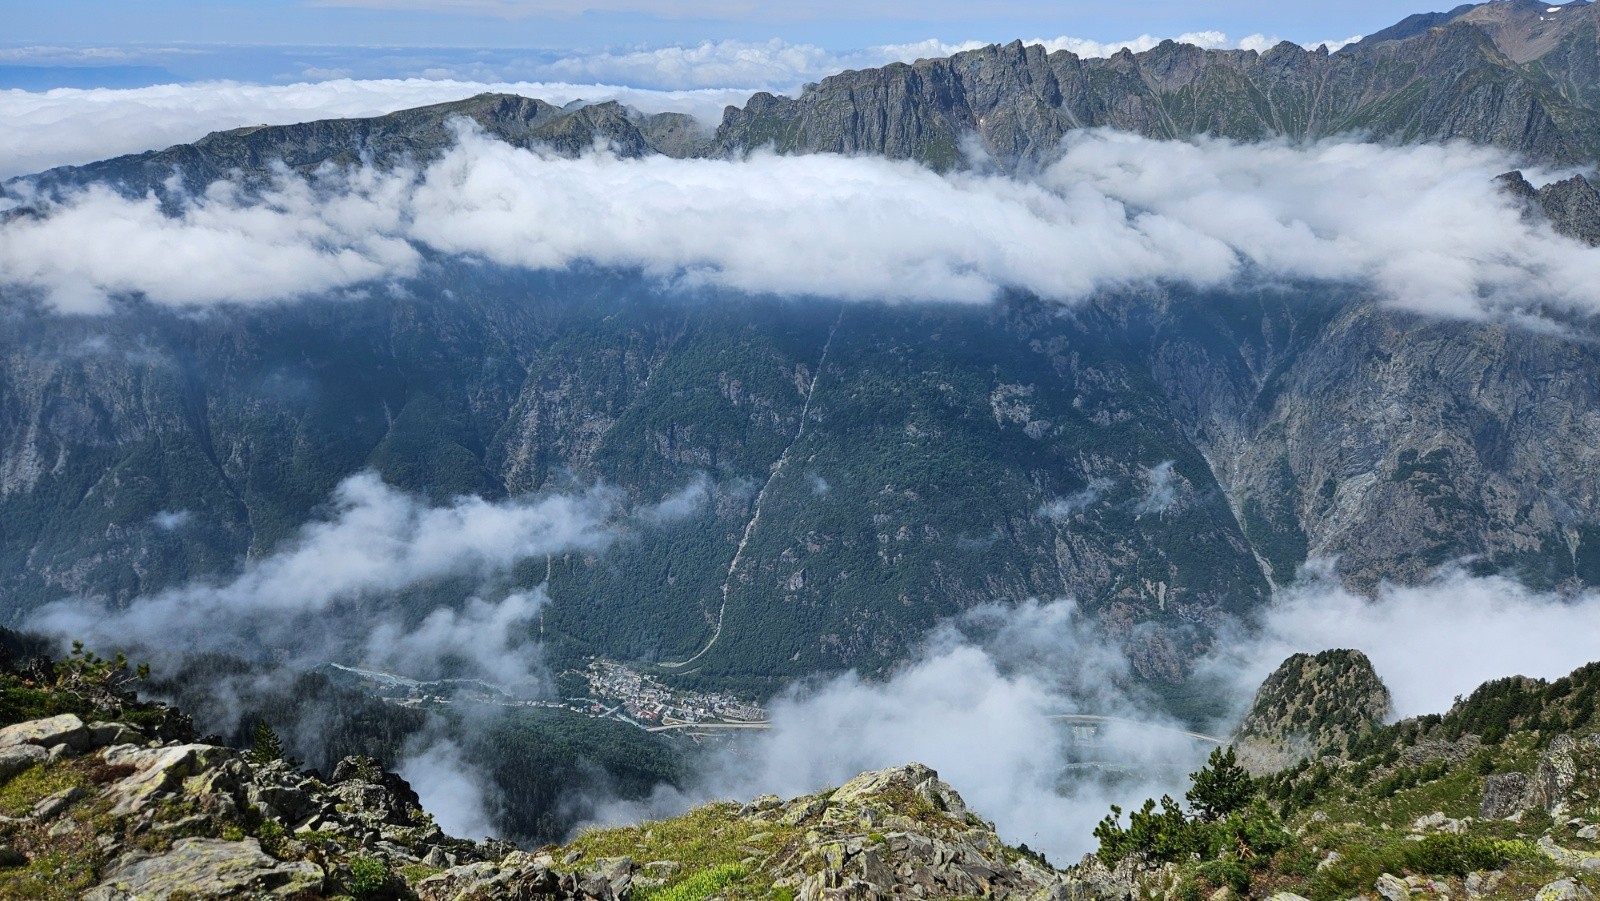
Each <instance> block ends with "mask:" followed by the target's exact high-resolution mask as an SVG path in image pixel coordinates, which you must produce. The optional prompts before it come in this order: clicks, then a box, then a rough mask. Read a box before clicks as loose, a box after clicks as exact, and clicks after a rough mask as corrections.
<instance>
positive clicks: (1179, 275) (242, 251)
mask: <svg viewBox="0 0 1600 901" xmlns="http://www.w3.org/2000/svg"><path fill="white" fill-rule="evenodd" d="M458 131H459V140H458V143H457V144H456V146H455V147H454V148H453V149H451V150H449V151H448V152H447V153H445V154H444V156H443V157H442V158H440V159H439V160H438V161H436V162H435V163H433V164H432V165H430V166H429V167H428V168H426V169H425V170H423V171H410V170H399V171H378V170H373V169H355V170H349V171H328V172H325V173H324V174H322V175H320V176H317V177H314V178H312V179H310V180H306V179H302V178H300V177H297V176H293V175H290V174H287V173H283V174H281V175H280V177H279V178H278V180H277V182H276V184H275V186H274V187H272V188H271V189H269V190H267V191H265V192H264V193H263V194H262V195H261V196H255V195H253V194H249V193H247V192H245V191H243V190H241V189H239V188H237V187H236V186H233V185H230V184H229V183H226V182H219V183H216V184H213V185H211V186H210V187H209V188H207V189H206V190H205V192H204V193H202V194H199V195H194V196H189V197H188V198H187V199H186V200H185V201H184V202H183V203H182V204H181V209H179V210H178V211H177V212H176V214H171V213H169V211H167V210H164V209H163V208H162V207H161V205H160V204H159V203H158V202H157V201H156V200H155V199H154V198H151V197H146V198H138V197H132V198H130V197H124V196H121V195H119V194H117V193H115V192H113V191H112V190H110V189H108V188H104V187H99V186H96V187H91V188H89V189H87V190H84V191H82V192H80V193H77V194H74V195H71V196H69V197H67V198H66V199H64V200H62V201H61V202H48V203H43V204H42V205H41V208H40V209H39V211H38V213H37V214H36V215H22V216H12V217H11V218H10V219H9V221H7V222H5V224H4V225H0V271H3V272H4V277H5V280H6V281H7V282H9V283H10V284H11V285H13V286H16V287H21V288H25V289H31V290H36V291H38V292H40V293H41V294H42V296H43V297H44V298H45V301H46V303H47V304H48V305H49V306H50V307H52V308H54V309H56V310H58V311H60V312H67V313H93V312H104V311H106V310H108V309H110V308H111V304H110V298H112V297H116V296H121V295H138V296H142V297H144V298H147V299H148V300H150V301H152V302H155V303H159V304H165V305H171V306H176V307H203V306H209V305H211V304H215V303H259V302H266V301H281V300H285V299H291V298H296V297H301V296H306V295H315V294H322V293H327V292H332V291H338V290H341V289H350V288H355V287H358V286H363V285H369V284H382V283H384V282H388V281H394V280H404V279H406V278H409V277H411V276H413V275H415V274H416V273H417V272H418V271H419V269H420V267H421V265H422V260H423V254H424V252H425V251H427V252H437V253H444V254H456V255H462V256H466V257H475V258H481V259H486V260H489V261H492V262H494V263H498V264H502V265H507V266H517V267H528V268H533V269H549V268H556V269H559V268H563V267H566V266H569V265H572V264H574V263H589V264H594V265H599V266H606V267H618V268H625V269H638V270H642V271H644V272H645V273H647V274H649V275H651V276H653V277H656V278H657V279H659V280H661V281H662V282H664V283H668V284H671V285H674V286H677V287H681V288H686V289H693V288H696V287H698V286H712V287H716V288H719V289H726V290H732V291H738V292H747V293H752V294H769V295H783V296H817V297H830V298H840V299H846V300H857V301H878V300H883V301H892V302H913V301H932V302H941V303H983V302H986V301H988V300H990V299H992V298H994V297H995V296H996V295H997V294H998V293H1000V292H1002V291H1006V290H1012V289H1015V290H1022V291H1028V292H1033V293H1035V294H1037V295H1039V296H1042V297H1045V298H1048V299H1053V300H1058V301H1062V302H1072V301H1075V300H1079V299H1082V298H1084V297H1086V296H1088V295H1090V294H1092V293H1094V292H1096V291H1101V290H1106V289H1115V288H1122V287H1129V286H1147V285H1150V284H1153V283H1159V282H1169V283H1176V284H1181V285H1187V286H1191V287H1194V288H1201V289H1208V288H1220V287H1223V286H1225V285H1227V284H1229V283H1231V282H1234V281H1236V280H1239V279H1252V280H1256V281H1262V280H1266V281H1276V280H1317V281H1334V282H1350V283H1355V284H1358V285H1360V286H1362V287H1363V289H1364V290H1367V289H1369V290H1371V291H1373V292H1375V293H1376V294H1377V295H1378V296H1380V297H1382V298H1383V299H1385V300H1387V301H1388V302H1390V303H1393V304H1397V305H1400V306H1403V307H1407V308H1410V309H1415V310H1421V311H1427V312H1432V313H1437V314H1442V315H1447V316H1454V317H1467V318H1473V317H1481V316H1483V315H1485V314H1486V313H1488V312H1490V311H1493V310H1495V309H1499V308H1504V307H1508V306H1521V305H1525V304H1530V303H1549V304H1554V305H1557V306H1560V307H1566V308H1570V309H1574V310H1579V311H1590V310H1594V309H1595V308H1596V307H1597V306H1600V297H1597V296H1596V294H1595V292H1594V290H1593V285H1594V284H1596V283H1600V254H1597V253H1596V252H1594V251H1592V250H1590V249H1588V248H1586V247H1584V246H1582V245H1580V244H1578V243H1577V242H1575V241H1571V240H1568V239H1565V238H1560V237H1557V236H1556V235H1555V234H1554V233H1553V232H1551V231H1550V229H1549V228H1548V227H1547V226H1546V225H1544V224H1543V223H1540V222H1536V221H1529V220H1527V219H1525V218H1524V216H1523V214H1522V211H1521V209H1520V207H1519V206H1518V205H1517V204H1516V203H1515V201H1514V200H1512V199H1511V198H1509V197H1506V196H1504V195H1502V194H1501V193H1500V192H1499V190H1498V188H1497V186H1496V185H1495V184H1494V181H1493V179H1494V177H1495V176H1496V175H1498V174H1499V173H1501V172H1503V171H1505V170H1507V169H1509V168H1511V167H1512V166H1514V165H1515V160H1512V159H1510V158H1508V157H1507V156H1506V155H1505V154H1503V153H1501V152H1498V151H1494V150H1489V149H1484V148H1478V147H1471V146H1467V145H1449V146H1434V145H1418V146H1412V147H1404V148H1394V147H1382V146H1378V145H1372V144H1364V143H1345V142H1322V143H1317V144H1311V145H1305V146H1292V145H1289V144H1286V143H1263V144H1248V145H1246V144H1236V143H1231V142H1227V141H1220V140H1199V141H1194V142H1176V141H1166V142H1161V141H1152V140H1147V139H1143V138H1138V137H1134V136H1130V135H1126V134H1121V133H1113V132H1105V131H1093V132H1086V133H1082V134H1077V135H1074V136H1073V137H1072V138H1070V139H1069V140H1068V141H1066V142H1065V143H1064V146H1063V148H1062V151H1061V156H1060V158H1059V159H1058V160H1057V161H1056V162H1055V163H1054V164H1052V165H1050V166H1049V167H1047V168H1046V169H1045V170H1043V171H1042V172H1040V173H1038V174H1036V175H1034V176H1032V177H1023V178H1013V177H1008V176H1001V175H993V174H985V173H982V172H978V171H961V172H954V173H949V174H938V173H935V172H933V171H931V170H929V169H926V168H924V167H921V166H918V165H915V164H912V163H903V162H894V161H888V160H883V159H875V158H850V157H840V156H833V155H825V154H819V155H811V156H777V155H773V154H770V153H763V152H757V153H755V154H753V155H751V156H749V157H747V158H744V159H738V160H677V159H670V158H666V157H647V158H643V159H636V160H627V159H619V158H617V157H615V156H614V155H612V154H611V153H609V152H607V151H605V150H603V149H596V150H595V151H593V152H591V153H588V154H585V155H583V156H581V157H579V158H576V159H569V158H563V157H559V156H556V155H554V154H552V153H549V152H545V151H542V150H538V149H535V150H523V149H518V148H514V147H511V146H509V145H506V144H502V143H499V142H497V141H494V140H491V139H488V138H485V137H483V136H481V135H479V134H477V133H475V132H474V131H473V130H472V129H471V128H469V127H467V126H465V125H463V126H461V127H460V128H459V129H458ZM1534 174H1535V176H1536V177H1539V173H1534ZM1544 177H1550V176H1549V175H1548V174H1547V175H1545V176H1544ZM819 261H826V265H818V262H819Z"/></svg>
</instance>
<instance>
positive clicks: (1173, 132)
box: [36, 0, 1600, 193]
mask: <svg viewBox="0 0 1600 901" xmlns="http://www.w3.org/2000/svg"><path fill="white" fill-rule="evenodd" d="M1551 9H1554V7H1549V6H1548V5H1547V4H1544V3H1538V2H1533V0H1493V2H1488V3H1483V4H1478V5H1475V6H1463V7H1459V8H1457V9H1456V10H1453V11H1452V12H1450V13H1438V14H1427V15H1424V16H1413V17H1411V18H1410V19H1407V20H1406V21H1404V22H1401V23H1399V24H1398V25H1396V26H1394V27H1392V28H1390V29H1386V30H1384V31H1382V32H1379V33H1377V34H1374V35H1372V36H1370V37H1368V38H1367V39H1366V40H1363V41H1361V42H1358V43H1356V44H1353V45H1351V46H1349V47H1346V48H1343V49H1341V50H1340V51H1339V52H1337V53H1331V54H1330V53H1328V52H1327V51H1326V49H1325V48H1318V49H1314V50H1307V49H1305V48H1303V47H1300V46H1299V45H1296V44H1292V43H1288V42H1284V43H1281V44H1279V45H1277V46H1275V47H1273V48H1271V49H1269V50H1267V51H1265V52H1257V51H1254V50H1249V51H1246V50H1204V49H1201V48H1199V47H1196V46H1193V45H1187V44H1179V43H1177V42H1174V41H1165V42H1163V43H1161V44H1160V45H1159V46H1157V47H1155V48H1152V49H1150V50H1147V51H1143V52H1140V53H1133V52H1131V51H1128V50H1126V49H1125V50H1123V51H1122V52H1120V53H1117V54H1115V55H1114V56H1112V57H1110V58H1108V59H1093V58H1082V57H1079V56H1077V55H1075V54H1073V53H1071V52H1068V51H1064V50H1061V51H1056V52H1053V53H1051V52H1047V51H1046V50H1045V49H1044V48H1043V47H1041V46H1037V45H1034V46H1025V45H1023V44H1022V43H1021V42H1020V41H1018V42H1013V43H1011V44H1006V45H991V46H988V47H983V48H980V49H977V50H971V51H965V52H962V53H957V54H955V55H953V56H951V57H948V58H940V59H924V60H918V61H917V62H915V63H912V64H902V63H896V64H893V65H889V66H884V67H881V68H875V69H864V70H859V71H847V72H842V73H839V74H837V75H833V76H830V77H828V78H825V79H823V80H822V81H821V82H819V83H818V84H816V85H810V86H808V87H807V89H806V90H805V91H803V92H802V93H801V94H800V95H799V96H798V97H793V98H791V97H784V96H776V95H772V94H768V93H758V94H756V95H754V96H753V97H751V99H750V100H749V102H748V103H746V104H745V106H743V107H732V106H730V107H728V108H727V109H726V111H725V113H724V115H723V120H722V122H721V123H720V124H719V125H718V126H717V127H716V128H715V130H714V131H713V130H711V129H709V128H707V127H705V126H703V125H701V124H699V123H697V122H695V121H694V120H693V119H691V118H690V117H688V116H685V115H682V114H675V113H662V114H656V115H648V116H647V115H643V114H640V113H637V112H634V111H631V110H628V109H627V108H625V107H623V106H621V105H619V104H617V103H615V102H606V103H598V104H593V105H585V104H581V103H579V104H572V105H569V106H568V107H555V106H552V105H550V104H547V103H544V102H542V101H537V100H529V99H527V98H521V97H515V96H511V95H495V94H486V95H482V96H479V97H475V98H471V99H468V100H463V101H457V102H453V103H444V104H437V105H434V106H429V107H422V108H419V109H416V110H408V111H404V112H401V113H395V114H391V115H388V116H380V117H376V118H371V119H352V120H328V121H323V122H315V123H307V124H303V125H290V126H273V127H249V128H240V129H234V130H231V131H224V132H217V133H214V134H211V135H208V136H206V137H205V138H202V139H201V140H199V141H196V142H195V143H194V144H189V145H178V146H176V147H172V148H168V149H166V150H160V151H151V152H148V153H143V154H134V155H130V156H127V157H121V158H118V159H115V160H110V161H106V162H102V163H93V164H89V165H86V166H79V167H65V168H62V169H56V170H51V171H50V172H49V173H44V174H43V175H42V176H39V177H36V179H37V181H38V182H39V183H41V184H43V185H45V186H48V187H65V186H72V185H80V184H84V183H87V182H91V181H110V182H121V183H124V184H125V185H127V186H128V187H129V189H130V190H132V191H134V192H135V193H143V192H144V191H146V190H157V191H161V190H164V183H165V182H166V180H167V179H168V178H170V177H171V176H172V175H173V174H174V173H175V172H176V173H178V174H179V175H181V176H182V177H183V180H184V183H185V184H186V185H188V186H189V187H190V188H195V187H199V186H203V185H205V184H208V183H209V182H211V181H213V180H215V179H217V178H221V177H224V176H226V175H227V174H228V173H230V172H231V171H234V170H241V171H243V172H245V173H246V174H253V175H258V176H259V175H262V174H264V173H265V172H266V167H267V166H268V164H269V163H271V162H273V161H276V160H282V161H284V162H285V163H286V164H287V165H288V166H289V167H290V168H291V169H309V168H312V167H315V166H316V165H320V164H322V163H324V162H333V163H344V164H350V163H357V162H362V161H371V162H376V163H379V164H391V165H392V164H394V163H396V162H399V161H401V160H403V159H409V160H412V161H414V162H417V163H425V162H427V161H428V160H430V159H431V158H433V157H434V156H435V155H437V154H438V153H439V152H440V151H441V150H442V148H444V147H446V146H448V144H449V142H450V140H451V139H452V132H451V130H450V127H449V124H448V123H449V122H450V120H452V119H454V118H457V117H464V118H467V119H471V120H472V121H474V122H476V123H477V124H478V125H479V126H480V127H481V128H483V129H484V130H485V131H486V132H487V133H488V134H491V135H493V136H495V137H497V138H500V139H502V140H506V141H508V142H509V143H512V144H515V145H517V146H529V145H531V144H540V145H542V146H547V147H550V148H552V149H554V150H555V151H556V152H560V153H565V154H569V155H570V154H576V153H580V152H583V151H585V150H587V149H588V148H590V147H592V146H593V145H594V144H595V142H596V141H597V140H599V141H603V142H606V143H609V144H610V145H611V146H613V147H614V148H616V150H617V152H618V153H619V154H621V155H624V156H639V155H646V154H654V153H662V154H666V155H669V156H675V157H706V156H711V157H719V156H725V155H728V154H732V153H738V152H742V151H747V150H751V149H755V148H758V147H765V146H771V147H773V148H775V149H776V150H778V151H779V152H783V153H810V152H834V153H865V154H874V155H881V156H886V157H889V158H891V159H914V160H918V161H921V162H924V163H927V164H930V165H932V166H934V167H936V168H941V169H944V168H950V167H955V166H961V165H965V164H966V159H965V153H966V150H965V149H964V148H963V142H964V141H965V140H966V139H967V138H968V137H969V136H972V137H976V139H977V140H978V144H979V145H980V146H981V147H982V149H983V151H984V152H985V154H986V155H987V156H988V157H989V158H990V159H991V160H993V161H994V162H995V163H996V164H998V165H999V166H1000V167H1001V168H1002V169H1008V170H1009V169H1016V168H1026V167H1031V166H1037V165H1040V164H1043V163H1047V162H1048V161H1049V160H1050V159H1051V157H1052V156H1053V155H1054V153H1055V152H1056V148H1057V147H1058V145H1059V144H1060V142H1061V139H1062V138H1063V137H1064V136H1066V135H1067V134H1068V133H1070V132H1072V131H1074V130H1077V129H1082V128H1096V127H1108V128H1114V129H1119V130H1123V131H1129V132H1134V133H1137V134H1141V135H1144V136H1147V137H1152V138H1160V139H1175V138H1189V137H1195V136H1198V135H1215V136H1218V137H1226V138H1233V139H1237V140H1245V141H1254V140H1262V139H1267V138H1274V137H1283V138H1289V139H1293V140H1312V139H1317V138H1324V137H1330V136H1334V135H1341V134H1347V133H1360V134H1364V135H1367V136H1369V137H1372V138H1376V139H1379V140H1386V141H1393V142H1399V143H1405V142H1416V141H1447V140H1458V139H1459V140H1467V141H1472V142H1475V143H1481V144H1489V145H1493V146H1496V147H1501V148H1504V149H1507V150H1511V151H1514V152H1517V153H1519V154H1521V155H1524V156H1526V157H1527V158H1529V159H1532V160H1538V161H1547V162H1558V163H1584V162H1588V161H1592V160H1593V159H1595V158H1596V157H1597V156H1600V87H1597V85H1600V53H1597V48H1600V29H1597V23H1600V6H1596V5H1593V4H1590V3H1588V2H1584V0H1579V2H1574V3H1570V4H1567V5H1565V6H1563V7H1560V10H1561V11H1560V12H1559V13H1552V12H1550V10H1551Z"/></svg>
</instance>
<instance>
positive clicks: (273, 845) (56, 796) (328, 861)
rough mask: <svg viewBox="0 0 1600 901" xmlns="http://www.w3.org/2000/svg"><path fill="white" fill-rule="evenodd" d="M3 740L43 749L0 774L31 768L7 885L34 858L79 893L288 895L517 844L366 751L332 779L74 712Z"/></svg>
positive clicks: (334, 888) (11, 832)
mask: <svg viewBox="0 0 1600 901" xmlns="http://www.w3.org/2000/svg"><path fill="white" fill-rule="evenodd" d="M0 739H3V740H5V741H9V742H17V744H14V745H12V746H11V747H10V748H7V749H6V750H7V751H14V750H16V749H18V748H33V749H35V750H37V751H38V752H39V755H42V756H35V757H32V758H30V761H29V763H28V764H27V766H26V767H25V768H24V769H22V770H17V771H13V772H0V784H4V782H6V781H9V780H13V779H18V778H20V777H21V776H22V774H23V773H24V772H32V773H33V774H34V775H33V776H32V777H31V778H30V780H29V782H28V786H29V787H28V788H24V789H18V790H17V792H15V793H14V794H15V795H17V796H18V797H19V798H20V799H21V800H23V801H25V802H27V803H29V804H31V807H30V808H28V809H27V811H26V812H25V813H24V814H23V815H22V816H13V817H0V849H4V850H5V851H6V853H7V854H9V855H11V858H10V859H11V862H10V863H9V864H0V895H4V894H6V892H7V891H8V890H10V889H11V888H17V887H20V886H24V885H27V884H29V883H28V880H32V879H36V878H41V877H36V876H34V875H32V871H31V868H30V865H31V864H32V863H33V862H34V861H56V860H70V861H73V870H72V872H73V873H74V874H75V875H74V877H73V879H79V880H81V879H86V878H87V879H90V880H91V881H90V882H87V883H84V884H81V885H77V886H76V889H77V890H79V891H80V892H81V897H84V898H87V899H91V901H159V899H166V898H168V897H184V898H187V899H191V901H200V899H213V898H284V899H289V898H315V897H322V896H323V893H324V892H331V893H333V894H339V893H341V892H343V891H345V890H347V889H348V888H349V886H350V885H352V884H355V883H357V882H360V881H361V880H363V879H364V880H366V881H365V883H363V884H366V885H368V886H369V887H370V886H371V885H372V884H375V883H380V882H383V881H385V880H388V881H390V882H393V881H394V880H396V879H398V877H396V876H395V875H394V874H395V873H397V872H398V871H399V870H400V869H402V868H404V867H407V866H410V867H434V868H442V867H446V866H451V865H454V864H457V863H464V862H467V861H483V860H488V859H491V858H498V857H501V856H503V855H504V854H505V853H506V851H507V850H509V849H508V848H504V847H500V846H498V845H496V844H493V843H488V844H478V843H473V842H468V841H463V840H460V839H453V838H450V837H448V836H446V835H444V834H443V833H442V832H441V831H440V830H439V828H438V827H437V826H436V825H434V824H433V822H432V820H431V818H429V817H428V816H427V815H426V814H424V813H423V812H422V810H421V809H420V807H418V805H417V796H416V793H415V792H413V791H412V790H411V788H410V786H409V785H407V784H406V783H405V781H404V780H403V779H401V778H400V777H399V776H397V775H395V774H393V773H386V772H384V771H383V770H382V769H381V767H379V766H378V765H377V764H376V762H375V761H372V760H370V759H366V758H347V759H346V760H344V761H342V762H341V763H340V765H339V766H338V767H337V768H336V770H335V774H334V776H333V777H332V778H331V779H330V780H327V781H324V780H323V779H321V778H319V777H318V776H317V775H315V774H313V773H306V772H301V771H299V770H298V769H296V768H294V767H293V766H291V765H289V764H287V763H285V762H283V761H266V762H252V761H251V760H250V759H249V757H248V756H247V755H243V754H240V753H239V752H236V751H234V750H231V749H229V748H225V747H219V746H216V745H208V744H203V743H194V742H187V743H185V742H176V741H173V742H161V741H149V742H145V741H143V739H142V738H140V737H139V735H138V731H137V730H135V729H133V728H132V727H130V726H127V725H124V724H120V723H97V724H94V725H92V726H84V725H83V723H82V722H81V720H79V718H78V717H76V716H70V715H68V716H60V717H53V718H50V719H44V720H34V721H30V722H24V723H19V724H15V725H13V726H10V727H7V728H6V729H5V730H3V732H0ZM128 739H138V740H139V742H140V743H137V744H135V743H130V742H128V741H127V740H128ZM32 742H40V743H48V744H49V745H50V748H51V750H50V751H44V750H43V749H42V748H40V747H39V745H38V744H34V743H32ZM109 742H115V743H109ZM34 785H38V786H41V787H44V788H46V789H53V788H55V787H56V786H60V785H65V786H66V787H64V788H59V789H57V790H54V791H52V792H51V793H49V794H47V795H44V796H42V797H39V798H37V799H36V800H35V799H33V798H31V797H29V796H28V795H27V794H26V793H27V792H29V791H33V790H34V789H33V788H32V786H34ZM425 861H426V863H425ZM52 866H54V864H52ZM8 867H9V868H11V870H8V869H7V868H8ZM16 868H23V869H21V870H20V871H17V870H16ZM94 874H98V875H94ZM11 879H15V880H22V881H21V882H15V881H12V882H8V881H7V880H11ZM399 885H401V886H403V883H399ZM74 888H75V887H74V885H73V884H71V883H67V884H63V885H60V886H56V887H55V888H53V889H52V890H51V891H50V892H46V893H45V894H43V895H41V897H57V896H58V895H59V894H60V893H61V892H63V891H65V892H68V893H70V892H72V891H73V890H74ZM397 890H398V889H397ZM73 896H74V897H77V896H79V895H73ZM597 901H616V899H614V898H606V899H597Z"/></svg>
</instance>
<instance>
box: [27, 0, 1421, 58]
mask: <svg viewBox="0 0 1600 901" xmlns="http://www.w3.org/2000/svg"><path fill="white" fill-rule="evenodd" d="M0 11H3V21H4V22H5V23H6V27H5V32H6V37H5V41H6V43H8V44H10V45H13V46H17V45H26V44H51V45H65V44H73V45H83V44H99V45H111V46H125V45H129V44H175V43H202V44H223V43H226V44H233V43H246V44H297V45H304V44H324V45H325V44H338V45H356V44H359V45H374V44H380V45H407V46H441V45H451V46H466V47H498V48H542V49H580V48H586V49H594V48H601V47H616V46H627V45H635V46H639V45H648V46H660V45H666V44H682V43H695V42H699V41H704V40H713V41H715V40H727V39H737V40H767V39H771V38H781V39H783V40H785V41H789V42H796V43H809V44H815V45H819V46H822V47H826V48H830V49H847V48H857V47H865V46H871V45H876V44H886V43H900V42H907V41H915V40H922V39H926V38H939V39H941V40H944V41H966V40H985V41H1004V40H1010V39H1012V38H1028V37H1054V36H1058V35H1072V36H1075V37H1084V38H1093V39H1096V40H1102V41H1105V40H1116V39H1121V38H1126V37H1133V36H1137V35H1140V34H1156V35H1162V34H1181V33H1185V32H1193V31H1202V30H1219V31H1224V32H1227V33H1228V34H1230V35H1235V34H1237V35H1244V34H1252V33H1263V34H1270V35H1275V36H1282V37H1285V38H1289V39H1293V40H1296V41H1301V42H1306V41H1313V40H1320V39H1324V38H1340V37H1347V36H1349V35H1351V34H1360V33H1366V32H1370V31H1373V30H1376V29H1378V28H1381V27H1383V26H1385V25H1388V24H1391V23H1393V22H1394V21H1397V20H1398V19H1400V18H1402V17H1404V16H1405V15H1407V14H1409V13H1413V12H1426V11H1429V7H1428V5H1425V4H1424V3H1423V2H1422V0H1353V2H1343V3H1309V2H1302V0H1290V2H1265V0H1224V2H1212V3H1194V2H1175V0H1121V2H1112V0H1104V2H1080V0H1055V2H1045V0H1009V2H998V3H973V2H955V0H922V2H916V3H908V2H903V0H810V2H785V0H776V2H770V0H769V2H761V0H683V2H676V3H659V2H649V0H257V2H231V3H194V2H186V0H51V2H41V0H3V2H0Z"/></svg>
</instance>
